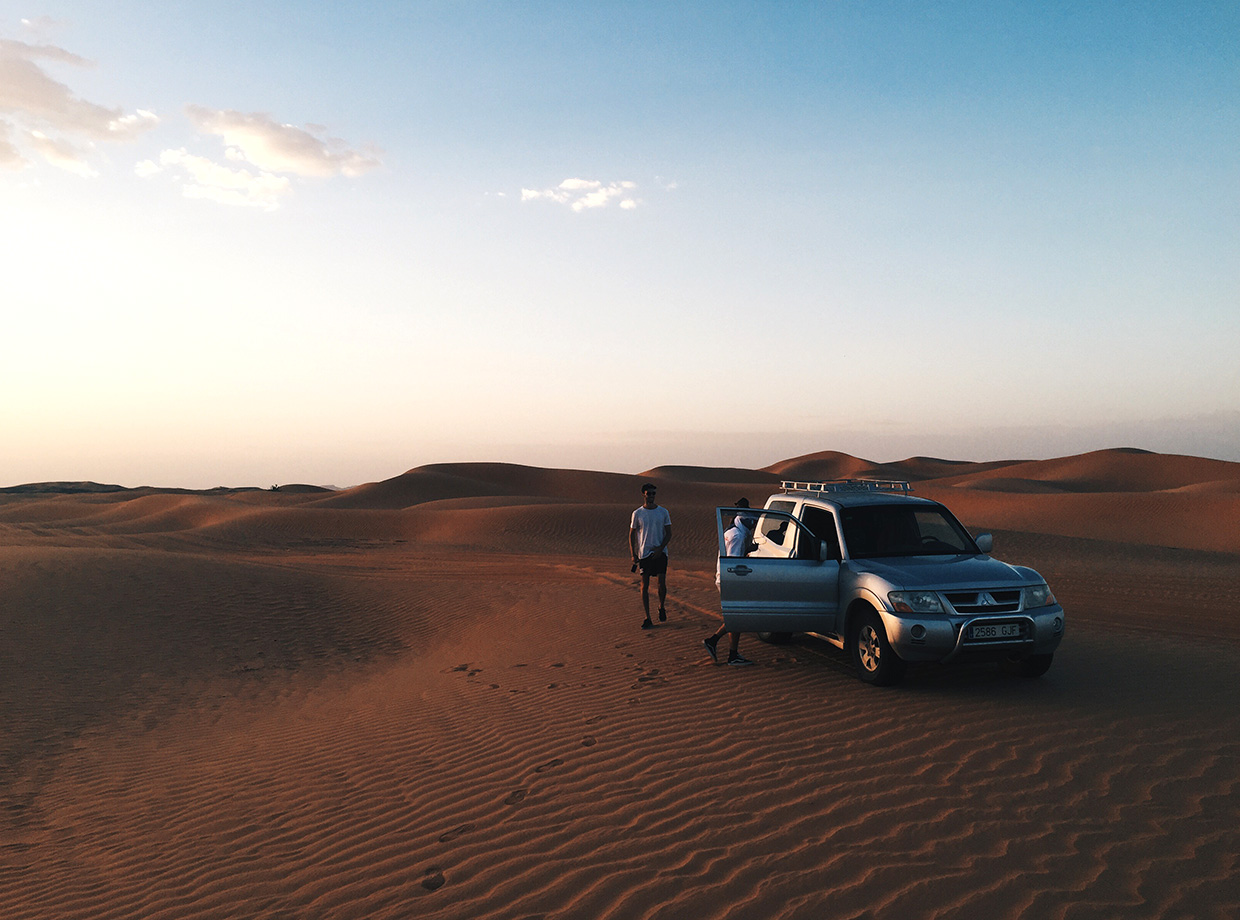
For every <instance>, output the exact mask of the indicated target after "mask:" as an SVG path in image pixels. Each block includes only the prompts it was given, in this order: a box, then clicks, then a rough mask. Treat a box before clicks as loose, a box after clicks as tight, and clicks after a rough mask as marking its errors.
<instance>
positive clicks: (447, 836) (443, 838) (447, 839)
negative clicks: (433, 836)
mask: <svg viewBox="0 0 1240 920" xmlns="http://www.w3.org/2000/svg"><path fill="white" fill-rule="evenodd" d="M473 829H474V825H473V824H462V825H461V826H460V827H458V828H454V829H453V830H450V831H444V832H443V833H442V834H440V835H439V842H440V843H451V842H452V841H453V840H455V839H456V838H457V837H460V836H461V835H462V834H468V833H469V832H470V831H472V830H473Z"/></svg>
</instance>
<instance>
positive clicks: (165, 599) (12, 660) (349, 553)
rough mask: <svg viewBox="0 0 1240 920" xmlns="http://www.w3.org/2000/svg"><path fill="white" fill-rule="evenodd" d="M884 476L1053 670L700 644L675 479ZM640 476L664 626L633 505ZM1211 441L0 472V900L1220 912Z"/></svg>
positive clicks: (1238, 780) (623, 910)
mask: <svg viewBox="0 0 1240 920" xmlns="http://www.w3.org/2000/svg"><path fill="white" fill-rule="evenodd" d="M856 477H875V478H890V479H907V480H909V481H910V482H912V483H913V487H914V489H915V492H914V494H916V495H922V496H926V497H930V498H934V499H939V500H942V501H943V502H945V503H946V504H947V505H948V506H949V507H951V508H952V509H953V511H955V513H956V514H957V516H958V517H960V518H961V520H962V521H963V522H964V523H965V525H966V526H968V527H969V528H970V529H971V530H973V532H975V533H977V532H980V531H982V530H989V531H992V532H994V533H995V535H996V548H995V554H996V555H997V556H999V557H1000V558H1003V559H1006V560H1008V561H1013V562H1021V563H1025V564H1028V565H1033V566H1035V567H1036V568H1038V570H1039V571H1040V572H1041V573H1042V574H1043V575H1045V576H1046V577H1047V578H1048V581H1049V582H1050V584H1051V586H1052V588H1053V590H1054V591H1055V592H1056V594H1057V596H1058V597H1059V599H1060V600H1061V602H1062V603H1063V604H1064V606H1065V609H1066V610H1067V611H1068V618H1069V619H1068V624H1069V625H1068V631H1067V636H1066V638H1065V641H1064V645H1063V647H1062V648H1061V650H1060V652H1059V653H1058V654H1057V656H1056V661H1055V664H1054V666H1053V667H1052V669H1051V671H1050V672H1049V673H1048V674H1047V675H1046V676H1045V677H1044V678H1041V679H1039V680H1036V681H1022V680H1015V679H1012V678H1009V677H1006V676H1004V675H1002V674H1001V673H1000V672H999V671H998V670H997V669H995V668H993V667H990V666H975V667H974V666H969V667H963V668H956V669H943V668H913V669H912V671H911V672H910V675H909V679H908V680H907V681H906V683H905V685H904V686H902V687H901V688H899V689H897V690H894V691H884V690H877V689H874V688H870V687H867V686H865V685H863V684H861V683H860V682H859V681H857V680H856V679H855V678H854V677H853V676H852V674H851V671H850V667H849V662H848V661H847V659H846V657H845V656H844V655H843V654H842V653H840V652H839V651H837V650H835V649H833V648H831V647H830V646H826V645H823V644H821V643H818V642H816V641H815V640H812V639H808V638H804V639H797V640H794V641H793V642H792V643H790V644H787V645H781V646H768V645H765V644H763V643H760V642H758V641H757V640H756V639H755V638H754V637H751V636H746V637H744V638H743V639H742V642H743V650H744V652H745V653H746V654H747V655H749V656H750V657H751V658H753V659H754V660H755V661H756V662H757V667H753V668H742V669H737V668H728V667H726V666H719V667H716V666H714V665H713V664H712V663H711V661H710V660H709V659H708V658H707V657H706V655H705V654H704V653H703V651H702V647H701V640H702V638H703V637H705V636H706V635H709V634H710V633H711V632H713V630H714V629H715V628H716V626H717V625H718V614H717V610H718V599H717V595H716V591H715V587H714V564H715V555H716V552H717V550H716V541H717V533H716V525H715V521H714V514H713V508H714V506H715V505H717V504H731V503H733V502H734V501H735V500H736V499H737V498H739V497H741V496H745V497H747V498H749V499H750V500H751V501H752V502H753V503H754V504H761V503H762V502H763V500H764V499H765V498H766V496H767V495H768V494H770V493H771V492H772V491H776V490H777V489H778V483H779V480H780V479H796V480H806V479H825V478H856ZM647 479H649V480H653V481H655V482H657V483H658V484H659V485H660V501H661V502H662V503H663V504H665V505H667V507H668V508H669V509H670V511H671V513H672V519H673V527H674V534H675V537H674V540H673V543H672V547H671V549H672V569H671V573H670V587H671V592H670V599H669V606H668V610H669V619H668V622H667V623H666V624H664V625H660V626H659V627H658V628H656V629H653V630H648V631H643V630H641V629H639V628H638V624H639V622H640V619H641V613H640V603H639V598H638V587H637V580H636V577H635V576H633V575H632V574H631V573H630V572H629V560H628V549H627V528H628V520H629V514H630V513H631V511H632V509H633V508H634V507H636V506H637V504H638V503H639V502H640V500H641V496H640V494H639V487H640V485H641V483H642V482H643V481H645V480H647ZM1238 698H1240V464H1238V463H1228V462H1223V461H1217V460H1206V459H1202V458H1196V457H1182V456H1172V455H1163V454H1152V453H1149V452H1145V451H1136V450H1104V451H1096V452H1092V453H1088V454H1082V455H1079V456H1075V457H1065V458H1059V459H1055V460H1042V461H1030V460H1012V461H1002V462H992V463H970V462H961V461H950V460H941V459H935V458H928V457H912V458H909V459H907V460H903V461H899V462H895V463H881V464H880V463H874V462H871V461H868V460H865V459H862V458H857V457H852V456H849V455H847V454H842V453H838V452H832V451H826V452H822V453H816V454H810V455H806V456H803V457H797V458H793V459H789V460H785V461H781V462H778V463H774V464H771V465H770V466H768V467H766V468H764V469H761V470H742V469H730V468H712V467H692V466H660V467H655V468H653V469H650V470H646V471H644V472H641V473H637V474H632V475H630V474H620V473H602V472H592V471H588V470H564V469H544V468H537V467H529V466H520V465H516V464H506V463H453V464H434V465H430V466H423V467H418V468H416V469H412V470H409V471H407V472H405V473H401V474H399V475H396V476H393V477H391V478H389V479H386V480H383V481H380V482H374V483H367V484H364V485H359V486H356V487H354V488H350V489H344V490H335V491H330V490H323V489H321V488H320V487H315V486H300V485H294V486H281V487H280V488H279V489H278V490H272V489H258V488H247V489H213V490H208V491H192V490H180V489H151V488H143V489H122V488H121V487H119V486H107V485H100V484H97V483H35V484H26V485H22V486H15V487H10V488H7V489H0V711H2V712H3V713H4V714H5V720H6V725H5V731H4V732H3V733H0V917H4V918H5V920H27V918H30V920H34V918H49V920H50V918H56V920H64V918H83V920H85V918H90V920H99V918H103V920H112V918H117V920H119V918H128V917H138V916H140V917H144V918H146V917H150V918H168V920H172V918H176V920H183V918H217V917H255V918H259V917H305V918H311V917H322V918H332V917H345V916H364V917H367V918H389V917H390V918H397V917H399V918H405V917H426V918H456V917H485V918H491V917H495V918H512V920H518V918H526V917H536V916H547V917H552V916H554V917H591V918H595V917H608V918H624V920H628V918H672V917H700V918H705V920H715V918H719V920H723V918H734V917H754V918H772V920H800V918H814V920H818V918H822V917H874V918H884V917H893V918H901V920H905V918H940V917H945V916H962V917H963V916H976V917H986V918H997V920H1005V918H1012V920H1016V918H1027V917H1048V918H1067V917H1074V918H1075V917H1099V918H1103V917H1115V916H1124V917H1181V916H1183V917H1194V918H1219V920H1221V918H1234V917H1235V916H1237V915H1240V890H1238V889H1237V886H1236V884H1235V872H1236V854H1237V853H1240V772H1238V770H1237V764H1240V711H1238V710H1237V707H1236V706H1235V701H1236V699H1238Z"/></svg>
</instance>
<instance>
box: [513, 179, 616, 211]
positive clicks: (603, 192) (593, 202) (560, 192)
mask: <svg viewBox="0 0 1240 920" xmlns="http://www.w3.org/2000/svg"><path fill="white" fill-rule="evenodd" d="M636 190H637V183H636V182H629V181H623V182H607V183H604V182H601V181H599V180H597V179H565V180H564V181H563V182H561V183H560V184H559V185H557V186H556V187H555V188H548V189H541V190H539V189H529V188H523V189H521V200H522V201H539V200H542V201H552V202H555V203H556V204H562V205H565V206H567V207H570V208H572V209H573V210H574V211H586V210H591V209H593V208H605V207H607V206H608V205H611V204H613V203H614V204H616V205H618V206H619V207H620V208H622V209H623V210H626V211H631V210H633V209H634V208H636V207H637V206H638V204H639V203H640V200H639V199H638V198H636V197H635V195H634V193H635V192H636Z"/></svg>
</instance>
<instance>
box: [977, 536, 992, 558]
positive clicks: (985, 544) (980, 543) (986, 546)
mask: <svg viewBox="0 0 1240 920" xmlns="http://www.w3.org/2000/svg"><path fill="white" fill-rule="evenodd" d="M974 542H975V543H976V544H977V548H978V549H980V550H981V551H982V552H983V553H986V554H987V555H990V551H991V550H992V549H994V547H995V538H994V537H993V536H991V535H990V534H988V533H979V534H978V535H977V539H976V540H975V541H974Z"/></svg>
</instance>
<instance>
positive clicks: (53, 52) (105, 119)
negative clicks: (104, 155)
mask: <svg viewBox="0 0 1240 920" xmlns="http://www.w3.org/2000/svg"><path fill="white" fill-rule="evenodd" d="M44 61H52V62H55V63H59V64H70V65H72V66H75V67H83V68H86V67H91V66H93V65H92V64H91V62H90V61H88V60H86V59H85V58H83V57H79V56H78V55H76V54H73V53H72V52H70V51H66V50H65V49H63V48H58V47H56V46H55V45H30V44H27V43H25V42H19V41H11V40H8V39H0V114H3V115H4V116H5V121H4V122H3V124H4V125H5V126H6V127H9V128H12V127H17V128H18V129H20V130H19V136H20V137H22V138H24V139H25V142H26V143H28V144H29V146H30V147H31V148H32V149H33V150H34V151H35V152H36V153H38V154H39V155H40V156H42V157H43V158H44V159H46V160H47V161H48V162H49V163H51V164H52V165H54V166H57V167H60V168H61V169H67V170H69V171H70V172H73V173H76V174H77V175H80V176H96V175H98V173H97V172H96V171H95V170H94V168H93V167H91V166H90V165H89V163H88V162H87V160H86V156H87V153H88V151H89V150H90V148H91V146H92V143H91V142H93V141H127V140H132V139H134V138H135V137H137V136H138V135H140V134H142V133H143V132H144V131H147V130H148V129H150V128H151V127H153V126H154V125H155V124H156V123H157V122H158V121H159V119H158V118H157V117H156V116H155V114H154V113H152V112H148V111H145V110H139V111H138V112H137V113H135V114H126V113H125V112H124V111H123V110H122V109H119V108H109V107H107V106H103V105H99V104H97V103H94V102H90V101H88V100H86V99H83V98H81V97H80V96H77V95H75V94H74V93H73V91H72V90H71V89H69V87H68V86H66V85H65V84H63V83H60V82H58V81H57V80H54V79H52V78H51V77H50V76H49V75H48V74H47V72H46V71H45V70H44V69H43V67H42V62H44ZM4 133H5V134H6V135H8V133H9V132H4ZM14 153H16V155H17V157H18V158H20V157H21V154H20V151H19V150H18V148H17V146H16V145H15V144H14V142H13V141H12V140H8V139H7V137H6V138H3V139H0V162H6V163H9V164H12V163H13V162H14Z"/></svg>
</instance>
